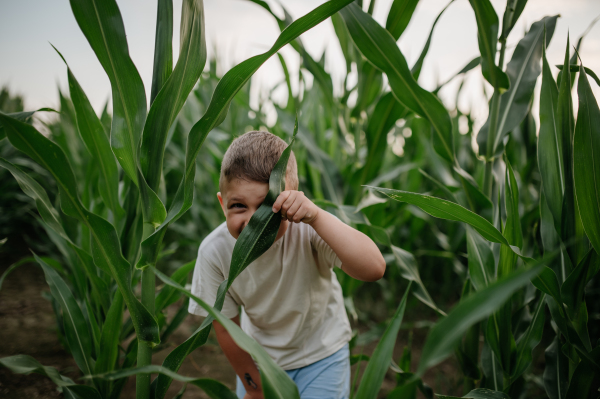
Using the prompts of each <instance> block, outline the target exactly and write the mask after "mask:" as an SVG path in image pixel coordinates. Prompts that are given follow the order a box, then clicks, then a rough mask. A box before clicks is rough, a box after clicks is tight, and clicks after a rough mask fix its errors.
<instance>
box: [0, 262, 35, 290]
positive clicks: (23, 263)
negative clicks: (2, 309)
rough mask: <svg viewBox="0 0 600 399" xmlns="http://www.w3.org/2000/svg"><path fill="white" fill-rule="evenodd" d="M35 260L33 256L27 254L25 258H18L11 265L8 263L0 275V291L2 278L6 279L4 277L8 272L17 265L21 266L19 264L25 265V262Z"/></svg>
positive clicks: (2, 282)
mask: <svg viewBox="0 0 600 399" xmlns="http://www.w3.org/2000/svg"><path fill="white" fill-rule="evenodd" d="M32 262H35V258H32V257H31V256H28V257H26V258H23V259H19V260H18V261H16V262H15V263H13V264H12V265H10V266H9V267H8V268H7V269H6V270H5V271H4V273H2V276H0V291H1V290H2V284H4V280H6V278H7V277H8V275H9V274H10V273H12V272H13V271H14V270H15V269H16V268H17V267H19V266H21V265H25V264H27V263H32Z"/></svg>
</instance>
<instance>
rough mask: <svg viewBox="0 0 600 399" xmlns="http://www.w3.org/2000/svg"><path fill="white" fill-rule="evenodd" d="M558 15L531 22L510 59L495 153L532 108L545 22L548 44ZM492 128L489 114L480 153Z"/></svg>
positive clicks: (479, 141)
mask: <svg viewBox="0 0 600 399" xmlns="http://www.w3.org/2000/svg"><path fill="white" fill-rule="evenodd" d="M473 2H474V1H473ZM557 18H558V16H553V17H545V18H543V19H541V20H540V21H537V22H535V23H534V24H533V25H531V28H530V29H529V32H527V34H526V35H525V37H524V38H523V39H521V40H520V41H519V44H518V45H517V47H516V48H515V51H514V53H513V55H512V58H511V60H510V62H509V63H508V65H507V66H506V73H507V75H508V77H509V80H510V89H509V90H508V91H506V92H505V93H504V94H503V95H502V97H501V98H500V114H499V116H498V125H497V126H498V129H497V133H496V137H495V138H494V142H493V143H492V149H493V151H492V154H493V155H492V157H497V156H499V155H500V154H502V152H503V150H504V138H505V137H506V136H507V135H508V133H510V132H511V131H512V130H513V129H515V128H516V127H517V126H519V125H520V124H521V122H522V121H523V119H524V118H525V116H526V115H527V112H529V108H530V104H531V97H532V96H533V91H534V89H535V83H536V81H537V78H538V76H539V75H540V72H541V71H542V68H541V67H540V59H541V57H542V44H543V41H544V40H543V38H544V26H546V46H547V45H548V43H550V40H551V39H552V35H553V33H554V28H555V26H556V19H557ZM489 128H490V118H488V120H487V121H486V122H485V124H484V125H483V126H482V127H481V130H480V131H479V133H478V134H477V144H478V145H479V149H480V150H479V152H480V155H483V153H484V152H485V149H486V148H487V141H488V136H489ZM482 150H483V151H482Z"/></svg>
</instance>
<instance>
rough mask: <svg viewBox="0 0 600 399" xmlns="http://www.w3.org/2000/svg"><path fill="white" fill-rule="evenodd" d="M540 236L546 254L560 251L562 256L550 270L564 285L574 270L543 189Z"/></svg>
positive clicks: (551, 265) (541, 194)
mask: <svg viewBox="0 0 600 399" xmlns="http://www.w3.org/2000/svg"><path fill="white" fill-rule="evenodd" d="M540 219H541V221H540V235H541V237H542V245H543V247H544V253H546V252H551V251H555V250H558V249H560V251H561V255H560V256H559V257H557V258H556V259H555V260H554V261H553V262H551V263H550V268H551V269H552V270H554V273H556V277H557V278H558V281H559V282H560V284H562V283H564V281H565V280H566V279H567V276H568V275H569V274H570V273H571V270H572V269H573V266H572V263H571V260H570V258H569V255H568V254H567V252H566V250H565V248H564V245H562V243H561V241H560V236H559V234H558V233H557V231H556V228H555V225H556V224H555V223H554V219H553V217H552V212H550V208H549V207H548V201H546V195H545V193H544V190H543V189H542V190H541V192H540Z"/></svg>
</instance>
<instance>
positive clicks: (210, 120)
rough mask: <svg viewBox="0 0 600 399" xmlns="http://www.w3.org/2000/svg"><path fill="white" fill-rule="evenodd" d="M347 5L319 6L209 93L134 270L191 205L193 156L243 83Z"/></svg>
mask: <svg viewBox="0 0 600 399" xmlns="http://www.w3.org/2000/svg"><path fill="white" fill-rule="evenodd" d="M350 2H351V0H332V1H329V2H327V3H325V4H322V5H321V6H319V7H317V8H316V9H314V10H313V11H311V12H310V13H308V14H307V15H305V16H303V17H301V18H299V19H297V20H296V21H294V22H293V23H292V24H290V25H289V26H288V27H287V28H286V29H285V30H284V31H283V32H282V33H281V35H279V38H278V39H277V41H276V42H275V44H273V46H272V47H271V48H270V49H269V51H267V52H266V53H263V54H259V55H256V56H254V57H251V58H249V59H247V60H246V61H244V62H242V63H240V64H238V65H236V66H235V67H233V68H232V69H231V70H229V71H228V72H227V73H226V74H225V76H223V78H222V79H221V80H220V81H219V84H218V85H217V87H216V88H215V92H214V93H213V97H212V99H211V102H210V104H209V106H208V109H207V111H206V113H205V114H204V116H203V117H202V118H201V119H200V120H199V121H198V122H197V123H196V124H195V125H194V126H193V127H192V130H191V131H190V134H189V136H188V142H187V147H186V158H185V159H186V162H185V165H186V166H185V171H184V177H183V180H182V181H181V183H180V185H179V188H178V189H177V193H176V194H175V198H174V199H173V202H172V204H171V207H170V209H169V212H168V214H167V218H166V219H165V220H164V221H163V223H162V224H161V225H160V226H158V227H157V229H156V231H155V232H154V233H153V234H152V235H150V236H149V237H147V238H146V239H145V240H144V241H143V243H142V257H141V259H140V261H139V262H138V264H137V265H136V266H137V267H139V268H143V267H144V265H146V264H149V263H148V262H149V261H150V260H152V259H156V253H157V251H158V249H159V247H160V245H159V244H160V243H161V241H162V238H163V237H164V234H165V232H166V227H167V226H168V225H169V224H170V223H171V222H174V221H175V220H177V219H179V218H180V217H181V216H182V215H183V214H184V213H185V212H186V211H187V210H188V209H189V208H190V206H191V205H192V200H193V191H194V178H195V173H196V157H197V155H198V152H199V151H200V147H201V146H202V143H203V142H204V140H205V139H206V136H207V135H208V133H209V132H210V131H211V130H212V129H213V128H214V127H215V126H218V125H219V124H220V123H221V122H223V120H224V119H225V117H226V116H227V111H228V109H229V104H230V103H231V101H232V100H233V97H234V96H235V94H236V93H237V92H238V91H239V90H240V89H241V88H242V87H243V86H244V85H245V84H246V82H248V80H249V79H250V77H251V76H252V75H253V74H254V72H256V71H257V70H258V68H260V66H261V65H262V64H263V63H264V62H265V61H267V60H268V59H269V58H270V57H271V56H273V55H274V54H276V53H277V51H279V50H280V49H281V48H282V47H283V46H285V45H286V44H288V43H290V42H291V41H292V40H294V39H296V38H297V37H298V36H300V35H301V34H302V33H304V32H306V31H307V30H309V29H311V28H313V27H314V26H316V25H318V24H319V23H321V22H323V21H324V20H325V19H327V18H328V17H329V16H331V15H332V14H334V13H336V12H337V11H339V10H340V9H341V8H342V7H344V6H346V5H347V4H348V3H350Z"/></svg>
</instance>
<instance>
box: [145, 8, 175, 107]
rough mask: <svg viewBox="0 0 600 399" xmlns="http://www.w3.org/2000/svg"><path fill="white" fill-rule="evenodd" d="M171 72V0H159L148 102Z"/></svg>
mask: <svg viewBox="0 0 600 399" xmlns="http://www.w3.org/2000/svg"><path fill="white" fill-rule="evenodd" d="M171 72H173V0H159V1H158V9H157V11H156V36H155V39H154V68H153V71H152V89H151V91H150V104H152V103H153V102H154V99H155V98H156V96H157V95H158V92H159V91H160V89H162V87H163V86H164V84H165V82H166V81H167V79H169V76H170V75H171Z"/></svg>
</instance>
